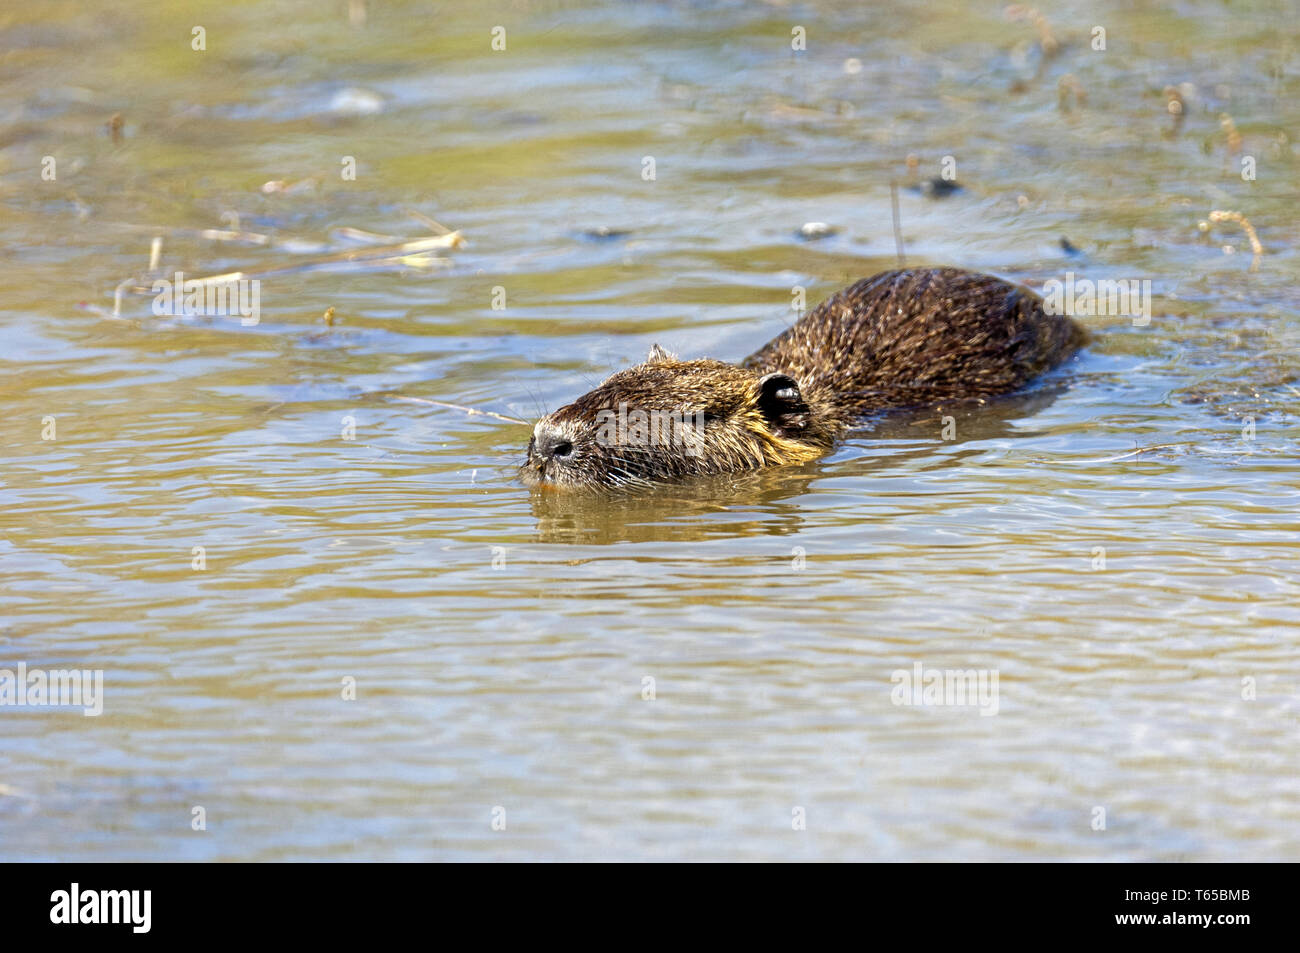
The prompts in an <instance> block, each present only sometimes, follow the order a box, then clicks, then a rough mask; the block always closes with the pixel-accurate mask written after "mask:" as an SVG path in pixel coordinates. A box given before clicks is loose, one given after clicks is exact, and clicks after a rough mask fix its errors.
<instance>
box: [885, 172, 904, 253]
mask: <svg viewBox="0 0 1300 953" xmlns="http://www.w3.org/2000/svg"><path fill="white" fill-rule="evenodd" d="M889 202H890V205H891V206H892V207H893V211H894V250H895V251H897V252H898V267H899V268H906V267H907V256H906V255H905V254H903V226H902V221H901V218H900V216H899V214H898V183H897V182H895V181H892V180H891V181H890V183H889Z"/></svg>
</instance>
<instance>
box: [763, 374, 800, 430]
mask: <svg viewBox="0 0 1300 953" xmlns="http://www.w3.org/2000/svg"><path fill="white" fill-rule="evenodd" d="M758 409H759V411H761V412H762V414H763V416H764V417H765V418H767V420H768V422H769V423H771V424H772V428H773V429H774V430H778V431H781V430H800V429H802V428H803V425H804V422H805V421H806V419H807V418H806V416H805V415H806V414H807V413H808V405H807V404H806V403H804V399H803V394H801V393H800V392H799V382H798V381H796V380H795V379H794V378H793V377H790V376H789V375H788V374H767V375H765V376H764V377H762V378H760V379H759V382H758Z"/></svg>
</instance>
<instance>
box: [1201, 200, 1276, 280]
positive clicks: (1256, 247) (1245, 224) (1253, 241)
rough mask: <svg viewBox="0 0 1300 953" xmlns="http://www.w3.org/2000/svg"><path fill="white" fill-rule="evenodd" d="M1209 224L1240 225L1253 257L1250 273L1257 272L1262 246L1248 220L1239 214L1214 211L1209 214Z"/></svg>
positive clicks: (1262, 251) (1262, 250) (1262, 252)
mask: <svg viewBox="0 0 1300 953" xmlns="http://www.w3.org/2000/svg"><path fill="white" fill-rule="evenodd" d="M1210 221H1211V222H1215V223H1217V222H1233V223H1235V224H1237V225H1240V226H1241V228H1242V230H1243V231H1245V233H1246V238H1247V240H1248V241H1249V242H1250V250H1251V252H1252V253H1253V255H1254V257H1253V258H1252V260H1251V262H1250V270H1251V271H1259V259H1260V256H1262V255H1263V254H1264V246H1263V245H1262V244H1260V241H1259V235H1257V234H1256V233H1255V226H1254V225H1251V224H1250V219H1248V218H1246V216H1244V215H1242V214H1241V213H1240V212H1224V211H1220V210H1219V209H1215V210H1214V211H1212V212H1211V213H1210Z"/></svg>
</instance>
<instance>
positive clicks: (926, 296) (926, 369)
mask: <svg viewBox="0 0 1300 953" xmlns="http://www.w3.org/2000/svg"><path fill="white" fill-rule="evenodd" d="M1083 340H1084V332H1083V330H1082V329H1081V328H1080V327H1079V326H1078V325H1076V324H1075V323H1074V322H1073V321H1071V320H1070V319H1069V318H1067V317H1063V316H1059V315H1049V314H1046V313H1044V311H1043V307H1042V302H1041V301H1040V300H1039V298H1038V296H1037V295H1035V294H1034V293H1033V292H1031V291H1029V290H1027V289H1025V288H1021V287H1018V286H1016V285H1013V284H1010V283H1008V282H1005V281H1002V280H1001V279H999V278H994V277H991V276H989V275H980V274H975V273H973V272H968V271H962V270H960V269H956V268H924V269H906V270H900V271H887V272H884V273H883V274H879V275H876V276H875V277H874V278H868V279H866V280H865V281H859V282H858V283H857V284H855V285H853V286H852V287H850V288H847V289H845V290H844V291H841V292H839V293H838V294H836V295H834V296H833V297H831V298H830V299H828V300H827V301H825V302H823V303H822V304H821V305H819V306H818V307H816V308H814V309H813V310H812V311H810V312H809V313H808V314H807V315H805V316H804V317H803V318H801V319H800V320H799V321H798V322H797V323H796V324H795V325H794V326H793V327H791V328H790V329H789V330H787V331H785V332H784V333H782V334H780V335H778V336H777V337H776V338H775V339H773V340H772V341H771V342H769V343H768V344H767V346H766V347H764V348H763V349H762V350H760V351H757V352H756V353H754V354H752V355H750V356H749V357H748V358H746V359H745V360H744V361H743V362H741V363H740V364H739V365H737V364H726V363H723V362H722V361H715V360H708V359H700V360H693V361H682V360H678V359H677V358H676V357H675V356H673V355H671V354H669V353H667V352H666V351H664V350H663V349H661V348H659V347H658V346H657V345H656V346H655V347H654V348H653V349H652V350H651V352H650V356H649V357H648V358H647V360H646V361H645V363H643V364H638V365H637V366H635V367H630V368H628V369H626V370H623V371H619V372H618V373H616V374H613V375H611V376H610V377H609V378H607V379H606V380H605V381H604V382H602V383H601V384H600V386H599V387H597V388H595V389H594V390H592V391H591V392H589V393H587V394H585V395H583V396H582V397H580V398H578V399H577V400H575V401H574V402H573V403H571V404H567V405H566V406H564V407H561V408H560V409H559V410H557V411H554V412H553V413H550V414H547V415H546V416H545V417H543V418H542V419H541V420H540V421H538V422H537V426H536V427H535V428H534V430H533V439H532V440H531V441H530V442H529V445H528V459H527V462H526V463H525V464H524V466H523V468H522V469H521V471H520V473H521V476H522V478H523V480H524V482H525V483H528V484H529V485H532V486H570V487H576V486H586V487H630V486H648V485H651V484H653V483H655V482H660V481H663V480H667V479H672V478H676V477H681V476H688V475H697V474H716V473H731V472H737V471H740V470H747V469H755V468H759V467H765V466H777V465H781V464H788V463H801V462H806V461H809V460H813V459H815V458H817V457H819V456H821V455H822V454H824V453H826V452H827V451H829V450H830V449H831V448H832V447H833V446H834V445H835V442H836V441H837V440H838V439H839V438H840V437H841V436H842V435H843V434H844V432H845V430H847V429H848V428H849V427H850V426H851V425H852V424H854V423H855V422H856V421H858V420H860V419H861V418H862V417H863V416H864V415H866V414H870V413H873V412H876V411H883V410H888V409H892V408H902V407H914V406H922V405H933V404H938V403H949V402H956V401H965V400H972V399H979V398H985V397H992V396H995V395H998V394H1005V393H1009V392H1010V391H1013V390H1016V389H1017V388H1019V387H1021V386H1023V385H1024V384H1026V383H1027V382H1028V381H1029V380H1030V379H1031V378H1033V377H1034V376H1035V375H1036V374H1039V373H1041V372H1042V371H1045V370H1047V369H1048V368H1050V367H1053V366H1054V365H1056V364H1059V363H1060V362H1061V361H1063V360H1065V359H1066V358H1067V357H1069V356H1070V355H1071V354H1073V353H1074V351H1075V350H1077V349H1078V347H1079V345H1080V344H1082V342H1083Z"/></svg>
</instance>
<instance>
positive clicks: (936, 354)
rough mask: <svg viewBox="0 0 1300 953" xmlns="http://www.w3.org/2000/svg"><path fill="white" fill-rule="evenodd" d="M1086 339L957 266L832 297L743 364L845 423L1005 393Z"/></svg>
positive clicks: (904, 273) (894, 274)
mask: <svg viewBox="0 0 1300 953" xmlns="http://www.w3.org/2000/svg"><path fill="white" fill-rule="evenodd" d="M1084 339H1085V333H1084V331H1083V329H1082V328H1081V327H1080V326H1079V325H1077V324H1076V323H1075V322H1074V321H1072V320H1071V319H1070V318H1068V317H1065V316H1063V315H1051V314H1047V313H1045V312H1044V311H1043V306H1042V300H1041V299H1040V298H1039V297H1038V296H1037V295H1036V294H1034V293H1033V292H1032V291H1029V290H1028V289H1027V288H1023V287H1020V286H1018V285H1013V284H1011V283H1009V282H1006V281H1003V280H1002V279H1000V278H994V277H992V276H990V275H982V274H976V273H975V272H970V271H963V270H961V269H959V268H916V269H903V270H898V271H886V272H882V273H881V274H878V275H876V276H874V277H872V278H866V279H863V280H862V281H859V282H858V283H857V284H855V285H852V286H850V287H848V288H846V289H844V290H843V291H840V292H839V293H837V294H835V295H833V296H832V297H830V298H828V299H827V300H826V301H824V302H822V303H821V304H820V305H818V306H817V307H816V308H814V309H813V310H812V311H810V312H808V314H806V315H805V316H804V317H803V318H802V319H800V320H799V322H798V323H796V324H795V325H794V326H793V327H791V328H790V329H788V330H787V331H785V332H784V333H782V334H780V335H778V336H777V337H776V338H774V339H772V340H771V341H769V342H768V343H767V345H766V346H764V347H763V348H762V350H760V351H757V352H755V353H754V354H751V355H750V356H749V357H747V358H746V359H745V360H744V361H743V362H742V365H741V366H743V367H747V368H750V369H752V370H754V371H756V372H758V373H769V372H772V371H782V372H784V373H786V374H789V375H790V376H791V377H793V378H795V379H796V380H797V381H799V383H800V384H801V386H802V387H803V389H804V391H805V394H806V395H807V396H808V397H809V398H811V399H812V400H814V401H816V402H818V403H823V404H826V405H828V406H830V407H831V408H833V410H832V413H834V414H835V415H836V416H837V417H839V418H840V419H844V420H850V419H853V418H858V417H861V416H863V415H864V414H868V413H871V412H873V411H878V410H885V409H889V408H894V407H908V406H918V405H927V404H936V403H943V402H951V401H958V400H968V399H971V398H980V397H992V396H995V395H998V394H1005V393H1009V392H1010V391H1013V390H1016V389H1018V388H1020V387H1023V386H1024V385H1025V384H1026V383H1028V382H1029V381H1030V380H1031V379H1032V378H1034V377H1035V376H1037V375H1038V374H1041V373H1042V372H1043V371H1046V370H1048V369H1049V368H1052V367H1054V366H1056V365H1057V364H1059V363H1060V362H1061V361H1063V360H1065V359H1066V358H1067V357H1069V356H1070V355H1071V354H1073V353H1074V352H1075V351H1076V350H1078V348H1079V347H1080V346H1081V345H1082V344H1083V342H1084Z"/></svg>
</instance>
